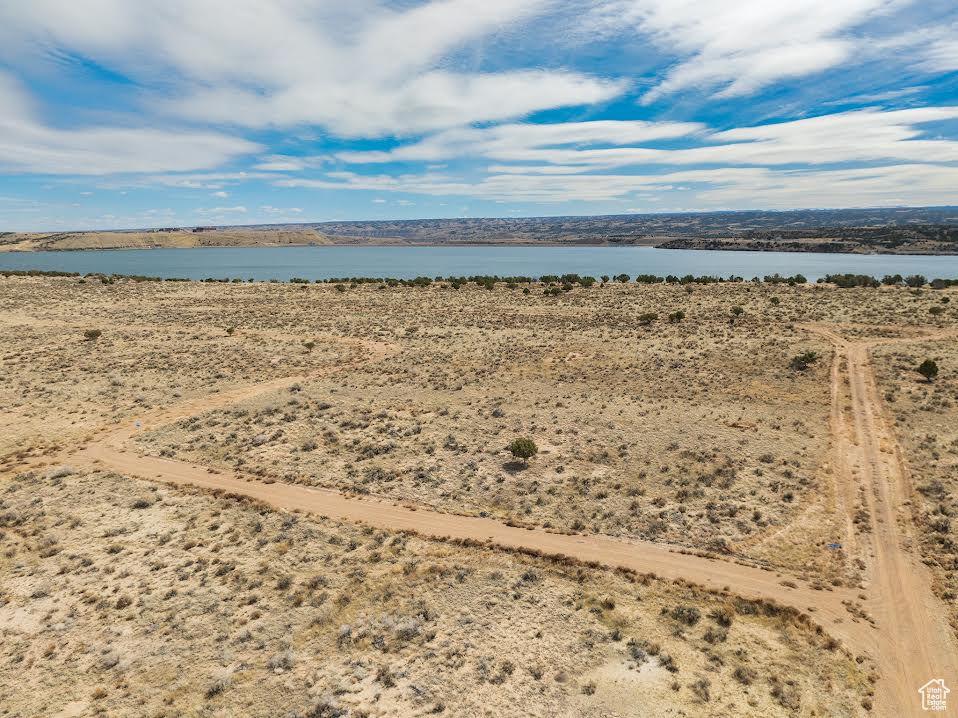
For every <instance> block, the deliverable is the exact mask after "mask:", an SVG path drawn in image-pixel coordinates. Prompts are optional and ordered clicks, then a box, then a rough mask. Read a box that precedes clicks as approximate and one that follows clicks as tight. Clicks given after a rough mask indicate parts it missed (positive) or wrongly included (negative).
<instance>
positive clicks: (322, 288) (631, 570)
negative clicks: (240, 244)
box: [0, 276, 958, 716]
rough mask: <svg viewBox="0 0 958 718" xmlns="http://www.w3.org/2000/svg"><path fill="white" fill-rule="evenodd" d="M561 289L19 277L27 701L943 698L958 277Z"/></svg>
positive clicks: (12, 458)
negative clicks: (517, 446) (933, 368)
mask: <svg viewBox="0 0 958 718" xmlns="http://www.w3.org/2000/svg"><path fill="white" fill-rule="evenodd" d="M547 289H548V288H547V287H544V286H543V285H542V284H538V283H532V284H521V283H520V284H514V285H507V284H505V283H499V284H495V285H493V286H492V288H491V289H487V288H485V287H484V286H482V285H479V284H463V285H461V286H458V284H457V285H456V286H453V285H450V284H449V283H445V282H436V283H432V284H431V285H429V286H423V287H411V286H387V285H379V284H377V283H371V284H357V285H353V286H349V285H346V284H339V285H332V284H278V283H244V284H211V283H198V282H135V281H130V280H124V279H117V280H115V281H111V282H103V281H100V280H99V279H97V278H93V277H90V278H44V277H13V276H11V277H6V278H0V340H2V346H3V353H2V356H0V361H2V364H0V366H2V373H0V408H2V411H0V417H2V418H0V422H2V424H0V426H2V432H0V472H2V473H0V632H2V634H3V649H2V652H0V666H2V670H0V706H2V708H0V715H10V716H33V715H63V716H67V715H93V714H104V715H171V716H172V715H183V714H190V715H194V714H195V715H235V714H249V715H276V714H283V715H286V714H289V715H303V716H326V715H357V716H359V715H370V716H373V715H383V716H385V715H397V714H400V715H425V714H429V713H436V714H448V715H476V714H483V715H569V716H593V715H596V716H639V715H648V714H663V715H689V716H698V715H702V716H705V715H730V716H731V715H756V716H765V715H865V714H878V715H887V716H893V715H894V716H897V715H911V714H915V713H917V712H919V711H920V708H918V706H920V697H919V696H918V694H917V688H918V687H920V686H921V684H922V683H924V682H925V681H926V680H928V679H929V678H930V677H932V675H933V674H934V675H935V676H937V675H938V674H942V675H943V676H945V678H946V680H947V678H948V677H949V676H955V675H956V671H958V652H956V649H955V630H956V627H958V604H956V595H958V593H956V592H958V571H956V566H958V564H956V563H955V562H956V559H955V551H956V549H955V545H954V538H953V537H952V535H951V533H952V530H953V529H952V527H951V523H952V522H951V520H950V518H949V517H950V516H951V514H952V513H953V511H954V510H955V507H954V506H953V494H954V490H953V486H952V484H953V483H954V482H955V481H956V480H958V476H956V474H955V470H956V459H955V457H956V454H958V433H956V429H955V427H956V426H958V421H956V418H958V417H956V416H955V413H956V411H958V409H956V401H958V395H956V391H958V379H956V376H958V375H956V374H955V367H956V366H958V351H956V346H958V343H956V338H958V291H956V290H955V289H954V288H950V289H942V290H932V289H928V288H924V289H914V288H906V287H881V288H851V289H839V288H837V287H834V286H830V285H804V284H799V285H797V286H788V285H786V284H766V283H723V284H713V285H697V284H690V285H666V284H653V285H647V284H641V285H640V284H636V283H631V282H630V283H611V284H604V285H599V284H595V285H593V286H591V287H583V286H576V287H575V288H572V289H571V290H570V291H562V292H557V293H554V292H549V291H546V290H547ZM929 358H931V359H934V360H935V361H936V362H937V365H938V366H939V367H940V373H939V375H938V376H936V377H935V378H934V380H933V381H928V380H926V379H925V378H923V377H922V376H921V375H920V374H919V373H918V372H917V371H916V367H917V366H918V365H919V364H920V363H921V362H922V361H924V360H925V359H929ZM520 437H527V438H531V439H532V440H533V441H534V442H535V444H536V446H537V449H538V452H537V453H536V455H534V456H532V457H529V458H528V460H523V459H521V458H518V459H517V458H515V457H514V456H513V455H512V454H511V453H510V451H509V450H508V449H507V447H508V446H509V444H510V442H512V441H513V440H515V439H516V438H520ZM926 674H927V675H926ZM25 684H29V685H31V686H36V688H35V689H34V690H31V691H29V692H26V693H25V692H24V691H22V690H20V687H22V686H23V685H25ZM4 711H5V712H4Z"/></svg>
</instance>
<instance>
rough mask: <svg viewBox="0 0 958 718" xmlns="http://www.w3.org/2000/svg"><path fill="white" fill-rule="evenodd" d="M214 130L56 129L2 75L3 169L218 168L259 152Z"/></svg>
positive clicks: (0, 148)
mask: <svg viewBox="0 0 958 718" xmlns="http://www.w3.org/2000/svg"><path fill="white" fill-rule="evenodd" d="M258 149H259V147H258V145H256V144H254V143H252V142H248V141H246V140H243V139H238V138H233V137H228V136H226V135H221V134H215V133H212V132H194V131H188V130H187V131H182V132H177V131H172V130H169V131H168V130H157V129H151V128H129V127H97V128H81V129H70V130H64V129H58V128H54V127H48V126H46V125H44V124H43V123H42V122H41V121H40V120H39V119H38V118H37V116H36V113H35V112H34V110H33V108H32V107H31V105H30V102H29V100H28V98H27V97H26V95H25V94H24V92H23V91H22V90H21V88H20V87H19V86H18V84H17V83H16V82H15V81H14V80H13V79H12V78H11V77H10V76H8V75H6V74H4V73H2V72H0V170H3V171H6V172H32V173H41V174H83V175H99V174H110V173H124V172H169V171H181V170H183V171H188V170H200V169H207V168H211V167H216V166H218V165H221V164H223V163H224V162H227V161H229V160H231V159H233V158H235V157H237V156H239V155H242V154H247V153H251V152H254V151H256V150H258Z"/></svg>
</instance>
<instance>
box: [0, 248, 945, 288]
mask: <svg viewBox="0 0 958 718" xmlns="http://www.w3.org/2000/svg"><path fill="white" fill-rule="evenodd" d="M0 269H45V270H60V271H68V272H80V273H83V274H86V273H89V272H102V273H104V274H143V275H148V276H153V277H164V278H169V277H182V278H186V279H205V278H207V277H213V278H217V279H222V278H230V279H233V278H239V279H260V280H266V279H278V280H281V281H285V280H288V279H290V278H292V277H302V278H304V279H329V278H331V277H395V278H397V279H411V278H413V277H417V276H428V277H436V276H444V277H446V276H463V275H465V276H469V275H474V274H495V275H499V276H534V277H537V276H541V275H543V274H565V273H571V272H575V273H578V274H582V275H592V276H594V277H599V276H602V275H603V274H608V275H610V276H611V275H616V274H620V273H623V272H624V273H626V274H629V275H631V276H635V275H636V274H657V275H660V276H665V275H667V274H675V275H679V276H681V275H685V274H694V275H704V274H709V275H719V276H723V277H727V276H730V275H736V276H741V277H745V278H746V279H751V278H752V277H756V276H758V277H761V276H764V275H766V274H774V273H775V272H778V273H780V274H787V275H791V274H796V273H801V274H804V275H805V276H806V277H808V279H809V280H811V281H814V280H816V279H818V278H819V277H822V276H824V275H826V274H835V273H844V272H852V273H855V274H869V275H872V276H876V277H882V276H884V275H885V274H901V275H909V274H923V275H925V276H926V277H927V278H928V279H933V278H936V277H940V278H943V279H958V256H944V257H942V256H938V257H914V256H912V257H905V256H895V255H860V254H812V253H794V252H791V253H790V252H716V251H707V250H694V251H693V250H681V249H654V248H652V247H499V246H495V247H202V248H197V249H127V250H96V251H82V252H36V253H31V252H8V253H0Z"/></svg>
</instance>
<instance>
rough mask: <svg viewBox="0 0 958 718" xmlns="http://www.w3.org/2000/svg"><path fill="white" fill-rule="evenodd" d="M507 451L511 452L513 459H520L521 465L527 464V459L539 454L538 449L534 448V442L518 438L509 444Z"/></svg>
mask: <svg viewBox="0 0 958 718" xmlns="http://www.w3.org/2000/svg"><path fill="white" fill-rule="evenodd" d="M509 451H511V452H512V455H513V456H514V457H515V458H517V459H521V460H522V463H524V464H528V463H529V459H531V458H532V457H533V456H535V455H536V454H538V453H539V447H538V446H536V442H534V441H533V440H532V439H527V438H525V437H519V438H517V439H513V441H512V443H511V444H509Z"/></svg>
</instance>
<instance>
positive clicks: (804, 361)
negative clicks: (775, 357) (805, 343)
mask: <svg viewBox="0 0 958 718" xmlns="http://www.w3.org/2000/svg"><path fill="white" fill-rule="evenodd" d="M816 361H818V354H817V353H815V352H802V353H801V354H796V355H795V356H793V357H792V360H791V361H790V362H789V363H788V366H789V367H790V368H792V369H794V370H795V371H805V370H806V369H808V367H809V366H811V365H812V364H814V363H815V362H816Z"/></svg>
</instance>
